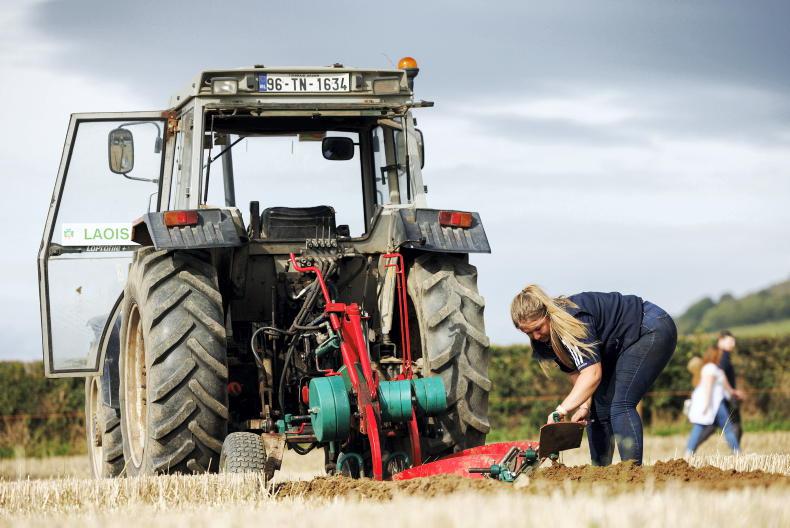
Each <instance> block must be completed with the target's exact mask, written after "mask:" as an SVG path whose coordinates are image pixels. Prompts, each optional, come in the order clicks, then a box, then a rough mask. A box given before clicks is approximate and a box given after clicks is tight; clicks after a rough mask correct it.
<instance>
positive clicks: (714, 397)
mask: <svg viewBox="0 0 790 528" xmlns="http://www.w3.org/2000/svg"><path fill="white" fill-rule="evenodd" d="M721 355H722V350H721V349H720V348H719V347H717V346H712V347H710V348H708V350H706V351H705V354H704V355H703V356H702V361H703V363H704V365H703V367H702V370H701V371H700V381H699V384H698V385H697V386H696V388H695V389H694V392H693V393H692V394H691V408H690V409H689V421H690V422H691V423H692V424H693V427H692V429H691V435H690V436H689V439H688V444H687V445H686V456H690V455H693V454H694V452H695V451H696V450H697V448H698V447H699V445H700V443H701V439H702V435H703V433H704V432H705V429H706V428H707V426H710V425H715V426H716V427H718V428H720V429H722V431H724V438H725V439H726V440H727V443H728V444H729V446H730V449H732V452H733V453H735V454H738V453H740V451H741V447H740V443H739V442H738V437H737V435H736V434H735V428H734V427H733V425H732V422H731V420H730V408H729V406H728V405H727V395H735V396H738V391H737V390H735V389H733V388H732V386H731V385H730V383H729V382H728V381H727V377H726V376H725V374H724V371H723V370H722V369H721V367H719V362H720V361H721Z"/></svg>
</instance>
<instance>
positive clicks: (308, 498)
mask: <svg viewBox="0 0 790 528" xmlns="http://www.w3.org/2000/svg"><path fill="white" fill-rule="evenodd" d="M684 440H685V439H684V438H681V437H666V438H657V437H651V438H648V439H647V441H646V455H647V459H648V461H649V462H651V463H652V462H656V461H661V460H668V459H672V458H676V455H677V454H678V453H680V454H682V452H683V450H682V448H683V441H684ZM719 441H720V440H718V439H715V441H714V440H713V439H712V440H711V441H709V442H708V444H706V446H705V450H704V451H703V452H702V454H700V455H699V456H696V457H693V458H691V459H689V460H688V464H687V463H686V462H684V461H681V460H673V461H670V462H658V463H655V464H653V465H652V466H649V467H645V468H639V467H634V466H631V465H625V464H620V465H616V466H613V467H610V468H592V467H584V466H582V465H576V464H583V463H585V462H587V461H588V460H589V459H586V460H585V457H586V449H579V450H577V451H578V452H572V453H568V454H566V456H565V457H564V459H565V460H564V462H565V463H566V464H567V467H544V468H541V469H540V470H539V471H538V473H537V474H536V475H534V476H533V477H532V479H531V480H530V482H529V484H528V485H526V486H523V487H516V486H513V485H509V484H502V483H498V482H494V481H471V480H468V479H461V478H453V477H437V478H433V479H419V480H415V481H406V482H385V483H377V482H372V481H365V480H363V481H352V480H350V479H343V478H338V477H332V478H327V477H319V478H317V479H314V478H313V477H314V476H315V475H317V474H318V473H319V471H318V468H320V465H321V462H322V455H321V454H320V453H311V454H310V455H308V456H306V457H299V456H297V455H293V454H289V456H288V457H287V458H286V461H285V465H284V467H283V471H281V472H278V474H277V475H276V477H275V482H273V483H266V482H264V481H263V480H262V479H261V478H260V477H258V476H257V475H194V476H169V477H148V478H136V479H133V478H122V479H108V480H92V479H86V478H84V476H85V475H87V473H88V469H87V461H85V460H83V459H81V458H80V457H71V458H55V459H49V460H18V461H3V462H2V463H0V476H1V477H0V478H4V479H9V478H10V479H15V478H16V477H21V480H10V481H6V482H0V526H11V525H13V526H50V525H52V524H58V525H62V526H102V527H113V526H123V527H128V526H131V525H153V524H157V525H167V526H189V527H199V526H217V525H222V526H241V525H242V524H245V525H246V524H249V522H250V521H253V522H254V521H255V520H256V519H259V520H260V522H265V523H266V524H267V525H272V523H273V524H275V525H281V524H285V523H291V522H293V521H294V519H295V516H296V515H299V518H300V519H301V521H302V522H307V523H309V524H310V525H312V526H319V527H320V526H333V527H334V526H337V524H338V522H340V520H342V523H343V525H344V526H351V527H354V526H363V525H365V526H369V525H370V523H381V524H384V523H386V524H387V525H395V526H407V525H408V526H413V525H415V524H417V523H420V524H425V523H431V524H436V525H438V526H478V525H493V524H503V523H504V524H506V525H515V526H545V525H546V524H547V523H551V526H552V528H559V527H564V526H579V525H585V526H594V525H597V526H603V525H626V526H627V525H636V524H638V525H640V527H652V526H699V525H703V524H705V525H708V524H710V523H716V522H719V523H723V524H726V525H727V526H728V527H731V526H755V525H756V526H789V525H790V510H788V508H786V496H787V493H788V491H790V433H764V434H752V435H747V437H746V439H745V444H746V445H747V448H748V450H749V451H750V452H751V453H750V454H747V455H744V456H740V457H734V456H731V455H728V454H727V451H726V448H724V449H721V447H722V446H720V445H719V443H718V442H719ZM291 455H293V456H291ZM574 465H576V466H574ZM706 465H713V466H716V467H704V466H706ZM716 468H722V469H716ZM766 472H768V473H766ZM53 475H58V476H62V477H63V476H65V478H47V477H48V476H49V477H51V476H53ZM36 479H38V480H36ZM299 481H301V482H299Z"/></svg>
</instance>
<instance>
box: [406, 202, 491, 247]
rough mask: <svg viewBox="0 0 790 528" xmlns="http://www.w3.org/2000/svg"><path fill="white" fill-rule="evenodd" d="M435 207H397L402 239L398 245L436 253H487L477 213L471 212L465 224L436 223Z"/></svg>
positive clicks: (437, 218) (436, 212) (436, 210)
mask: <svg viewBox="0 0 790 528" xmlns="http://www.w3.org/2000/svg"><path fill="white" fill-rule="evenodd" d="M439 212H440V211H439V209H401V210H400V218H401V220H402V221H403V228H404V231H405V237H406V238H405V240H403V241H402V242H401V243H400V247H402V248H409V249H417V250H420V251H427V252H438V253H491V246H490V245H489V244H488V237H487V236H486V232H485V229H483V223H482V221H481V220H480V214H478V213H471V214H472V225H471V226H470V227H468V228H460V227H447V226H442V225H441V224H440V223H439Z"/></svg>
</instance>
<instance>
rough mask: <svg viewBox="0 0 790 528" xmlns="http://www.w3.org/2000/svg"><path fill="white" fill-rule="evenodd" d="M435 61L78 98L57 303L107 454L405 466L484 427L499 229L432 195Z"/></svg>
mask: <svg viewBox="0 0 790 528" xmlns="http://www.w3.org/2000/svg"><path fill="white" fill-rule="evenodd" d="M418 72H419V68H418V66H417V63H416V61H415V60H414V59H412V58H410V57H407V58H404V59H403V60H401V61H400V62H399V63H398V67H397V68H393V69H359V68H350V67H346V66H344V65H342V64H334V65H331V66H327V67H309V68H306V67H273V66H265V65H255V66H254V67H250V68H240V69H227V70H211V71H204V72H202V73H200V74H199V75H198V76H197V78H195V80H194V81H193V82H192V83H190V84H189V85H187V87H186V88H185V89H184V90H183V91H181V92H178V93H177V94H176V95H175V96H174V97H173V98H172V99H171V101H170V105H169V107H168V108H167V109H165V110H161V111H154V112H124V113H85V114H73V115H72V117H71V120H70V123H69V127H68V133H67V136H66V140H65V146H64V150H63V156H62V159H61V162H60V168H59V172H58V176H57V180H56V183H55V188H54V192H53V196H52V201H51V204H50V207H49V212H48V216H47V221H46V226H45V231H44V236H43V240H42V244H41V249H40V252H39V256H38V266H39V284H40V301H41V322H42V336H43V350H44V363H45V370H46V374H47V376H49V377H68V376H81V377H85V378H86V385H85V387H86V389H85V390H86V407H85V408H86V433H87V442H88V446H89V449H88V451H89V453H90V458H91V462H92V467H93V472H94V475H95V476H97V477H114V476H118V475H121V474H126V475H130V476H135V475H151V474H167V473H203V472H216V471H226V472H241V471H260V472H263V473H264V474H265V475H266V477H267V478H270V477H271V476H272V474H273V473H274V471H275V470H276V469H278V468H279V465H280V464H281V462H282V457H283V453H284V452H285V450H289V449H290V450H293V451H295V452H297V453H298V454H305V453H307V452H309V451H311V450H313V449H315V448H321V449H323V451H324V460H325V468H326V471H327V472H328V473H330V474H344V475H351V476H354V477H361V476H365V477H370V478H375V479H386V478H389V477H391V476H393V475H395V474H397V473H399V472H401V471H403V470H405V469H408V468H410V467H419V466H420V465H421V464H422V463H424V462H426V461H430V460H433V459H438V458H440V457H444V456H452V455H453V454H454V453H457V452H459V451H463V450H467V449H469V448H475V447H477V446H482V445H483V444H484V443H485V438H486V433H487V432H488V431H489V421H488V416H487V414H488V395H489V391H490V390H491V381H490V380H489V377H488V363H489V355H490V351H489V340H488V338H487V336H486V331H485V325H484V320H483V310H484V306H485V302H484V300H483V297H482V296H481V295H480V293H479V292H478V287H477V270H476V268H475V266H473V265H472V264H470V263H469V255H470V254H471V253H489V252H490V247H489V243H488V239H487V237H486V234H485V231H484V229H483V225H482V223H481V220H480V216H479V214H477V213H475V212H469V211H458V210H438V209H431V208H429V207H428V204H427V199H426V195H427V192H428V187H427V186H426V185H425V183H424V181H423V177H422V169H423V167H424V162H425V146H424V140H423V134H422V132H421V131H420V129H419V128H417V122H416V119H415V117H414V116H413V111H414V110H415V109H420V108H427V107H431V106H433V103H431V102H429V101H424V100H418V99H416V98H415V97H414V93H413V91H414V81H415V77H416V76H417V74H418ZM136 82H138V83H140V84H145V83H147V82H150V79H148V80H147V79H146V78H145V76H141V77H139V78H138V80H137V81H136Z"/></svg>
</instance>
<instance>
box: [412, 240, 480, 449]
mask: <svg viewBox="0 0 790 528" xmlns="http://www.w3.org/2000/svg"><path fill="white" fill-rule="evenodd" d="M408 291H409V297H410V299H411V302H412V305H413V307H414V311H415V314H416V316H417V322H418V326H419V342H418V345H419V348H420V353H421V355H422V358H423V369H424V372H423V374H424V375H425V374H427V375H430V376H441V377H442V380H443V381H444V385H445V390H446V391H447V403H448V406H449V407H448V411H447V413H446V414H444V415H441V416H439V417H438V419H437V423H438V425H439V426H440V428H441V431H442V432H441V436H440V437H439V438H435V439H429V440H426V447H427V449H428V452H429V454H442V453H446V452H449V451H460V450H463V449H467V448H470V447H475V446H479V445H483V444H484V443H485V439H486V434H487V433H488V431H489V429H490V425H489V421H488V395H489V392H490V391H491V380H490V379H489V378H488V363H489V360H490V355H491V354H490V348H489V340H488V337H487V336H486V333H485V323H484V321H483V310H484V308H485V300H484V299H483V297H482V296H481V295H480V293H479V292H478V289H477V268H476V267H475V266H472V265H471V264H469V263H468V262H467V257H466V255H458V256H456V255H446V254H427V255H421V256H419V257H417V259H416V260H415V261H414V264H413V265H412V267H411V269H410V271H409V276H408Z"/></svg>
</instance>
